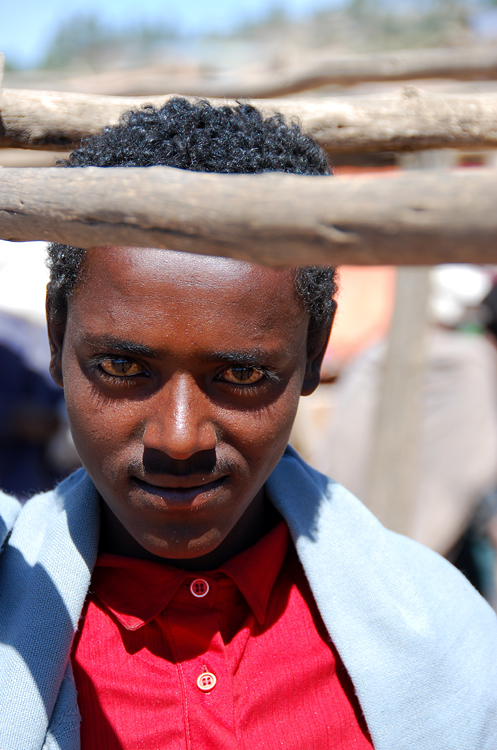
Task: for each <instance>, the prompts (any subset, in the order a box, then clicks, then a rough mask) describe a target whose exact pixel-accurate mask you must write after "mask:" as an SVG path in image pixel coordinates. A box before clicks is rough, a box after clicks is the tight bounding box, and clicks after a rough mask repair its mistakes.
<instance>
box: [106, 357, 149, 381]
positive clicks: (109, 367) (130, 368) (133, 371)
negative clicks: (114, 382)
mask: <svg viewBox="0 0 497 750" xmlns="http://www.w3.org/2000/svg"><path fill="white" fill-rule="evenodd" d="M100 367H101V368H102V370H103V371H104V372H106V373H107V375H112V376H113V377H115V378H123V377H130V376H131V375H138V374H139V373H141V372H143V367H141V366H140V365H139V364H138V362H133V360H132V359H125V358H124V357H112V359H111V358H110V357H109V358H108V359H103V360H102V361H101V362H100Z"/></svg>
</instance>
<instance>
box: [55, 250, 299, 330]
mask: <svg viewBox="0 0 497 750" xmlns="http://www.w3.org/2000/svg"><path fill="white" fill-rule="evenodd" d="M74 304H76V306H77V307H78V310H79V313H80V322H81V314H83V316H84V318H85V319H86V318H88V317H92V318H96V317H98V318H101V317H102V315H105V314H106V312H107V314H108V315H109V316H111V317H112V319H113V321H114V322H115V323H117V321H119V323H118V325H119V326H120V327H122V326H124V325H128V324H131V322H132V321H136V319H137V318H140V319H143V318H146V319H147V321H148V322H149V323H150V325H154V324H157V323H158V322H159V321H163V324H165V321H166V319H167V320H170V321H171V322H172V320H171V319H174V318H175V317H182V318H183V321H186V325H187V326H188V327H190V326H192V325H195V323H196V322H197V324H199V322H200V321H204V322H205V323H206V324H207V325H208V324H209V321H210V322H211V324H213V325H217V326H218V327H221V328H225V327H226V325H228V324H229V321H232V323H233V325H235V326H236V327H239V326H240V325H247V324H249V325H255V326H256V327H257V328H260V329H261V330H262V329H265V330H269V329H272V328H273V327H281V326H286V327H287V329H288V330H290V329H291V328H292V323H293V324H297V319H301V318H307V316H306V315H305V313H304V311H303V308H302V305H301V304H300V303H299V300H298V298H297V295H296V292H295V272H294V270H293V269H274V268H267V267H262V266H257V265H254V264H251V263H246V262H244V261H238V260H232V259H229V258H217V257H212V256H204V255H194V254H190V253H180V252H175V251H171V250H161V249H156V248H131V247H106V248H93V249H91V250H89V251H88V254H87V260H86V263H85V269H84V272H83V277H82V282H81V283H80V284H79V285H78V287H77V289H76V293H75V296H74V298H73V302H71V301H70V303H69V311H71V308H74ZM154 321H155V322H154Z"/></svg>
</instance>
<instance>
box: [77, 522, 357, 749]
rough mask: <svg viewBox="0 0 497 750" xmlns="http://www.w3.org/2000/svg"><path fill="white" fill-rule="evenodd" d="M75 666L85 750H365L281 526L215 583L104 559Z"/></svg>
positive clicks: (351, 697)
mask: <svg viewBox="0 0 497 750" xmlns="http://www.w3.org/2000/svg"><path fill="white" fill-rule="evenodd" d="M72 662H73V668H74V674H75V679H76V686H77V689H78V703H79V707H80V711H81V715H82V730H81V748H82V750H138V748H140V750H173V749H174V750H227V749H228V748H229V750H234V749H235V748H236V749H237V750H266V749H267V750H274V749H275V748H283V749H284V750H313V749H314V748H315V749H316V750H327V749H328V748H330V750H331V748H333V750H352V748H354V750H371V748H372V744H371V741H370V739H369V735H368V731H367V728H366V726H365V722H364V719H363V717H362V714H361V710H360V708H359V704H358V701H357V698H356V697H355V694H354V690H353V687H352V684H351V682H350V679H349V677H348V675H347V673H346V671H345V668H344V667H343V665H342V663H341V661H340V659H339V657H338V654H337V652H336V650H335V648H334V646H333V644H332V643H330V640H329V636H328V635H327V632H326V629H325V627H324V625H323V623H322V620H321V617H320V615H319V613H318V611H317V608H316V605H315V602H314V599H313V597H312V594H311V592H310V589H309V586H308V584H307V582H306V579H305V576H304V573H303V570H302V567H301V565H300V562H299V560H298V558H297V556H296V553H295V550H294V548H293V546H292V545H291V544H289V543H288V531H287V527H286V525H285V523H284V522H281V523H279V524H278V525H277V526H276V527H275V528H274V529H273V530H272V531H271V532H269V533H268V534H267V535H266V536H265V537H263V538H262V539H261V540H260V541H259V542H258V543H257V544H255V545H254V546H253V547H251V548H250V549H248V550H246V551H245V552H242V553H241V554H239V555H237V556H236V557H234V558H232V559H231V560H230V561H229V562H227V563H226V564H225V565H223V566H222V567H220V568H219V569H218V570H216V571H213V572H209V573H206V572H203V573H199V574H198V575H195V574H192V573H186V572H184V571H182V570H178V569H176V568H172V567H169V566H167V565H161V564H160V563H155V562H148V561H143V560H136V559H133V558H127V557H119V556H116V555H109V554H102V555H100V556H99V558H98V560H97V565H96V568H95V571H94V573H93V577H92V586H91V594H90V597H89V601H88V603H87V607H86V610H85V614H84V619H83V622H82V626H81V628H80V632H79V634H78V637H77V641H76V643H75V647H74V649H73V655H72Z"/></svg>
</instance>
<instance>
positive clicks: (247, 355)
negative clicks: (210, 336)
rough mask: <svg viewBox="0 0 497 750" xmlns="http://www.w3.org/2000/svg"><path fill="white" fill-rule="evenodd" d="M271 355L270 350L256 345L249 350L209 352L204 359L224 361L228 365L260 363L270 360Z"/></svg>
mask: <svg viewBox="0 0 497 750" xmlns="http://www.w3.org/2000/svg"><path fill="white" fill-rule="evenodd" d="M272 357H274V354H273V355H271V352H268V351H267V350H266V349H261V348H259V347H257V348H256V349H250V350H240V349H237V350H236V351H233V350H231V351H219V352H209V353H208V354H207V355H206V357H205V359H207V360H208V361H209V362H226V363H227V364H230V365H261V364H263V363H264V362H267V361H268V360H271V359H272Z"/></svg>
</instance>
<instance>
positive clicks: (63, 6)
mask: <svg viewBox="0 0 497 750" xmlns="http://www.w3.org/2000/svg"><path fill="white" fill-rule="evenodd" d="M338 4H340V0H276V2H271V0H183V1H182V2H181V1H180V2H178V0H140V2H139V3H136V0H135V1H134V2H133V1H132V0H70V2H69V3H68V2H67V0H45V1H44V2H40V0H17V2H8V0H2V3H1V5H2V8H1V11H0V51H1V52H4V53H5V55H6V58H7V59H8V60H9V59H10V60H11V61H12V62H17V63H18V64H21V65H25V66H28V65H33V64H36V63H37V62H38V60H39V59H40V58H41V57H42V56H43V54H44V53H45V51H46V49H47V46H48V44H49V42H50V40H51V38H52V37H53V35H54V34H55V32H56V30H57V29H58V27H59V25H60V23H61V21H63V20H65V19H67V18H70V17H72V16H74V15H76V14H79V13H83V14H86V15H93V14H94V15H96V16H98V17H99V18H101V19H102V20H103V21H105V22H106V23H108V24H109V25H110V26H112V27H123V26H129V25H131V24H132V23H134V22H143V21H146V22H149V23H154V22H157V21H160V22H161V23H171V24H172V25H173V26H176V27H177V28H179V29H180V30H182V31H185V32H189V31H190V32H198V31H200V30H202V29H205V30H214V29H228V28H230V27H231V26H233V25H234V24H236V23H238V22H240V21H243V20H245V19H255V18H257V17H260V16H262V15H265V14H266V13H267V12H268V11H269V10H270V9H271V7H274V6H277V7H280V8H284V9H285V10H286V11H287V12H288V13H289V14H290V15H292V16H299V15H303V14H305V13H306V12H309V11H311V10H314V9H317V8H323V7H332V6H336V5H338Z"/></svg>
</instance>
